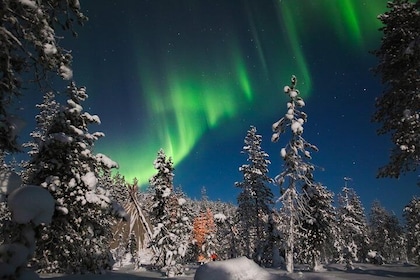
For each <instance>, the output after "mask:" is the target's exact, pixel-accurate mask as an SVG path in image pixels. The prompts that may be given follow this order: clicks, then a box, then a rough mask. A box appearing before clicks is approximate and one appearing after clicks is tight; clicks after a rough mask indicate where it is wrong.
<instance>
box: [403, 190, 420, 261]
mask: <svg viewBox="0 0 420 280" xmlns="http://www.w3.org/2000/svg"><path fill="white" fill-rule="evenodd" d="M404 218H405V221H406V227H407V228H406V232H407V249H408V250H407V254H408V258H409V259H410V260H413V261H414V262H415V263H417V264H420V198H418V197H413V198H412V199H411V200H410V202H409V203H408V205H407V206H406V207H405V208H404Z"/></svg>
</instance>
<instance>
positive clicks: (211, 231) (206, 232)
mask: <svg viewBox="0 0 420 280" xmlns="http://www.w3.org/2000/svg"><path fill="white" fill-rule="evenodd" d="M192 234H193V239H194V241H193V242H194V243H195V245H196V246H197V253H198V260H199V261H203V262H204V261H205V260H207V259H210V257H211V255H212V254H214V253H215V250H216V248H215V238H216V225H215V222H214V215H213V212H212V211H211V210H210V209H209V208H207V209H205V210H204V211H201V212H200V214H199V215H198V216H197V217H195V218H194V221H193V231H192Z"/></svg>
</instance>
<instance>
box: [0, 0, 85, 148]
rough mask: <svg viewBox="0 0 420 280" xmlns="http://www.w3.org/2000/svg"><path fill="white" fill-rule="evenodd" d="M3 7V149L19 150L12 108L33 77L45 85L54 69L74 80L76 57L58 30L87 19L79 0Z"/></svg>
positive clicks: (6, 0) (9, 0)
mask: <svg viewBox="0 0 420 280" xmlns="http://www.w3.org/2000/svg"><path fill="white" fill-rule="evenodd" d="M0 10H1V17H0V21H1V28H0V42H2V43H1V44H0V61H1V63H0V151H11V152H14V151H17V150H19V147H18V145H17V143H16V138H17V135H18V133H19V116H13V115H12V114H11V113H10V112H9V108H10V107H11V105H12V104H13V103H14V102H16V98H17V97H19V96H20V95H21V94H22V91H23V90H22V89H23V88H24V87H28V84H29V81H30V80H32V81H36V82H37V84H41V85H45V82H47V83H48V82H50V81H51V77H50V74H51V73H54V72H57V73H58V74H59V75H60V76H61V77H62V78H63V79H65V80H70V79H71V76H72V71H71V69H70V64H71V62H72V57H71V54H70V51H67V50H65V49H64V48H63V47H61V46H60V44H59V43H60V42H59V40H57V38H60V37H62V35H61V36H60V34H59V32H58V31H59V30H60V29H64V30H72V23H73V22H76V21H77V22H79V23H80V24H82V23H83V22H84V21H86V20H87V18H86V17H85V16H84V15H83V14H82V12H81V9H80V5H79V1H75V0H74V1H58V2H57V1H51V0H48V1H15V0H3V1H1V4H0ZM73 33H74V32H73ZM74 34H75V33H74ZM28 73H29V74H28ZM25 83H27V84H25ZM41 90H42V91H43V87H41Z"/></svg>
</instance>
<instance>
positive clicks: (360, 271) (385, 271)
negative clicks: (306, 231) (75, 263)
mask: <svg viewBox="0 0 420 280" xmlns="http://www.w3.org/2000/svg"><path fill="white" fill-rule="evenodd" d="M197 268H198V266H196V265H191V266H190V269H189V270H188V271H187V273H186V275H185V276H182V277H181V276H180V277H175V278H171V279H174V280H186V279H189V280H191V279H194V275H195V271H196V269H197ZM355 268H356V269H355V270H353V271H351V272H347V271H346V270H345V268H344V265H340V264H333V265H328V266H327V267H326V271H324V272H309V271H306V270H305V269H304V268H303V267H299V266H298V267H297V270H300V271H297V272H295V273H287V272H286V271H284V270H280V269H265V272H268V273H269V274H270V278H267V274H266V273H263V274H262V275H261V276H263V278H262V279H264V280H266V279H270V280H274V279H317V280H322V279H327V280H328V279H360V280H365V279H366V280H368V279H385V278H392V279H400V280H401V279H407V280H408V279H410V280H414V279H420V267H419V266H416V265H408V264H385V265H372V264H355ZM234 270H235V269H234ZM251 270H252V268H251ZM254 272H255V271H254ZM251 273H253V272H252V271H251ZM41 278H42V279H48V280H114V279H115V280H151V279H165V278H166V277H162V276H161V274H160V273H159V272H153V271H146V270H144V271H138V270H137V271H135V270H132V269H131V268H130V267H126V268H123V269H121V270H118V271H108V272H106V273H105V274H102V275H100V274H97V275H92V274H90V275H68V276H65V275H53V274H49V275H41ZM200 279H207V280H208V279H214V280H221V279H220V278H218V277H217V275H216V274H213V273H209V274H207V276H205V277H204V278H203V276H202V277H201V278H200ZM236 279H237V280H244V279H247V278H246V277H240V278H236ZM248 279H249V278H248ZM253 279H260V278H259V277H258V278H253Z"/></svg>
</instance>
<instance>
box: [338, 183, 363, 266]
mask: <svg viewBox="0 0 420 280" xmlns="http://www.w3.org/2000/svg"><path fill="white" fill-rule="evenodd" d="M338 204H339V206H338V208H337V223H338V230H339V233H338V234H339V236H338V241H337V242H338V244H337V245H338V246H337V247H338V249H339V254H340V261H343V262H345V264H346V268H347V269H348V270H352V269H353V268H354V267H353V261H357V260H359V261H363V260H364V259H365V258H366V256H367V252H368V247H369V246H368V245H369V237H368V227H367V221H366V216H365V213H364V211H365V210H364V208H363V206H362V203H361V202H360V199H359V197H358V196H357V194H356V192H355V191H354V190H353V189H351V188H348V187H343V188H342V191H341V193H339V194H338Z"/></svg>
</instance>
